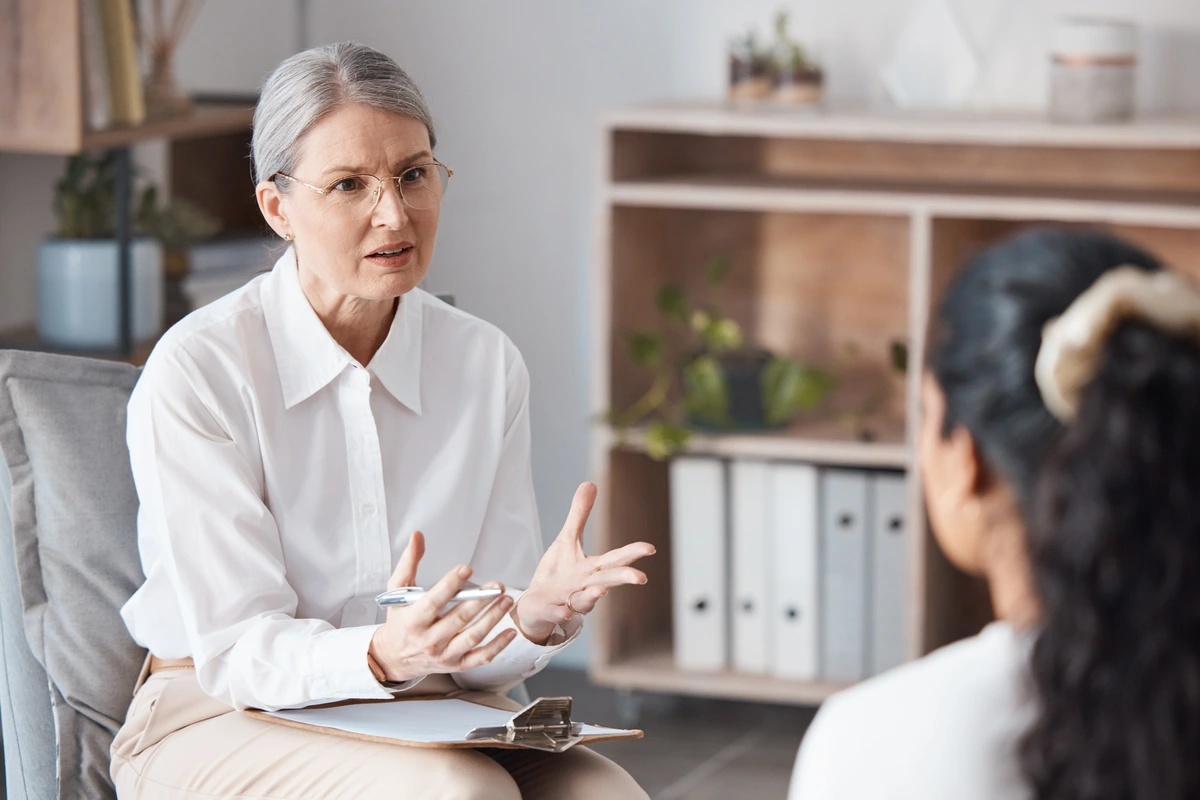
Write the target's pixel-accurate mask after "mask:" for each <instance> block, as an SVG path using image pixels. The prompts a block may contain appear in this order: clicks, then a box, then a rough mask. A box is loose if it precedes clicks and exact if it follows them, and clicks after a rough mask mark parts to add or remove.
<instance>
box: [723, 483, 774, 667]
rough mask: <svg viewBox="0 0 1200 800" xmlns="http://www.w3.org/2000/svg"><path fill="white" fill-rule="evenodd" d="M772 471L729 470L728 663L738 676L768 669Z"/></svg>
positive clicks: (769, 664)
mask: <svg viewBox="0 0 1200 800" xmlns="http://www.w3.org/2000/svg"><path fill="white" fill-rule="evenodd" d="M770 474H771V467H770V465H769V464H767V462H765V461H750V460H736V461H734V462H733V463H732V464H730V466H729V504H730V508H729V518H730V525H729V533H730V556H731V564H730V566H731V570H730V571H731V573H732V576H731V577H732V580H731V590H732V591H731V592H730V609H729V613H730V624H731V625H732V627H733V635H732V637H731V643H732V650H733V654H732V660H733V666H734V668H735V669H737V670H740V671H742V672H768V671H769V670H770V668H771V644H772V641H773V638H772V636H771V632H770V616H769V612H770V608H771V597H770V588H771V584H772V581H771V571H770V568H771V555H770V552H771V551H770V546H769V541H768V540H769V538H770V530H769V525H770V500H771V495H770V492H769V481H770Z"/></svg>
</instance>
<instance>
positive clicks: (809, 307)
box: [591, 105, 1200, 703]
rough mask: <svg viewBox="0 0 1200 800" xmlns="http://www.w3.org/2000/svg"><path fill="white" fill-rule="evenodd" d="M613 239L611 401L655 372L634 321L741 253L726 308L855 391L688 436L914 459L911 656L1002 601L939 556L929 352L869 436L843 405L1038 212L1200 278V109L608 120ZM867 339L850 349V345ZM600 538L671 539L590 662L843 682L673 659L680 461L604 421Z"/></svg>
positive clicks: (607, 376)
mask: <svg viewBox="0 0 1200 800" xmlns="http://www.w3.org/2000/svg"><path fill="white" fill-rule="evenodd" d="M605 148H606V158H605V163H604V167H603V169H604V179H603V190H602V201H601V211H602V213H601V225H600V230H601V232H602V246H601V252H600V257H599V259H598V263H597V266H596V270H595V282H594V289H595V292H594V294H595V298H596V304H595V308H594V331H593V344H594V348H593V355H594V363H595V365H596V374H595V376H594V377H595V381H594V383H595V387H596V392H595V394H594V402H595V405H596V408H597V410H599V409H604V408H612V407H624V406H625V405H627V404H628V403H629V402H630V401H631V400H632V399H634V398H635V397H637V396H638V395H640V394H641V393H642V392H643V391H645V389H646V388H647V386H648V381H649V377H648V376H647V375H646V373H645V372H644V371H639V370H637V369H635V368H634V367H633V366H632V365H631V362H630V360H629V358H628V356H627V354H626V352H625V345H624V335H625V333H626V332H627V331H630V330H634V329H639V328H647V327H654V326H655V325H656V324H657V313H658V312H657V310H656V308H655V291H656V289H657V287H658V286H659V285H661V284H662V283H665V282H673V283H678V284H680V285H683V286H685V287H687V288H691V289H696V290H700V288H701V287H702V284H703V281H704V277H703V267H704V264H705V262H706V260H707V259H709V258H710V257H712V256H713V255H715V254H718V253H723V254H727V255H728V256H729V257H730V259H731V262H732V267H731V270H730V277H729V282H728V285H725V286H723V287H722V289H721V295H720V297H719V302H720V306H721V308H722V309H723V310H724V311H725V312H726V313H728V314H730V315H731V316H733V317H734V318H735V319H736V320H737V321H738V322H739V323H741V325H742V326H743V328H744V330H745V331H746V332H747V334H748V336H749V337H750V338H753V339H755V340H757V341H758V342H760V343H762V344H764V345H766V346H768V347H770V348H773V349H775V350H777V351H779V352H782V353H786V354H789V355H793V356H796V357H798V358H801V359H804V360H806V361H810V362H814V363H816V364H824V365H830V364H833V363H835V362H837V363H838V374H839V376H840V377H841V379H842V386H841V387H840V388H839V390H838V391H837V393H835V394H834V395H833V396H832V397H831V399H830V403H829V406H828V408H827V409H826V410H825V412H824V413H822V414H820V415H817V416H807V417H802V418H801V419H800V420H799V421H797V422H796V424H795V425H794V426H792V427H791V428H790V429H788V430H786V431H783V432H781V433H765V434H754V435H728V436H722V435H704V436H698V437H696V439H695V440H694V441H693V442H692V444H691V445H689V450H690V451H691V452H698V453H709V454H715V455H719V456H723V457H728V458H738V457H747V458H750V457H753V458H768V459H779V460H794V461H804V462H809V463H814V464H819V465H841V466H858V467H870V468H877V467H878V468H899V469H904V470H907V471H908V473H909V481H908V485H909V487H910V488H909V493H910V496H909V509H910V518H911V519H913V520H914V521H915V524H913V525H911V526H910V530H911V531H912V534H911V538H910V541H909V543H908V548H909V551H908V552H909V555H910V563H911V573H910V576H909V578H910V580H909V585H910V586H911V587H913V589H912V591H911V594H910V597H909V603H910V608H909V615H908V616H909V619H911V621H912V623H911V626H910V629H909V630H908V631H907V642H908V654H909V656H910V657H911V658H916V657H918V656H920V655H922V654H924V653H927V652H929V651H930V650H933V649H935V648H937V647H939V646H941V645H943V644H946V643H948V642H951V641H954V640H955V639H958V638H961V637H963V636H967V635H970V634H972V633H974V632H976V631H978V629H979V628H980V627H981V625H982V624H984V623H985V622H986V621H987V620H988V619H989V618H990V613H991V612H990V609H989V606H988V603H987V598H986V596H985V594H984V593H983V591H982V587H981V585H980V584H979V583H978V582H977V581H974V580H972V579H968V578H966V577H965V576H963V575H961V574H960V573H958V572H957V571H956V570H955V569H954V568H952V567H951V566H950V565H949V564H948V563H947V562H946V560H945V559H944V557H943V556H942V555H941V554H940V552H939V551H938V549H937V547H936V545H935V544H934V542H933V539H932V537H931V535H930V533H929V531H928V527H927V525H926V523H925V520H924V516H923V502H922V499H921V487H920V485H919V477H918V476H917V475H916V473H915V471H914V470H913V467H914V448H913V443H914V440H915V433H916V431H917V426H918V422H919V420H918V413H919V408H918V403H917V397H918V390H919V378H920V370H919V369H910V370H909V374H908V376H907V379H906V381H905V382H903V383H902V384H901V385H899V386H898V387H897V389H896V391H894V392H892V394H891V396H890V397H889V399H888V401H887V402H886V403H885V405H884V407H883V408H882V409H881V411H880V412H879V414H878V415H877V417H876V418H875V420H874V422H873V428H874V431H875V437H874V440H873V441H869V442H864V441H858V440H857V439H856V438H855V436H854V434H853V432H852V431H851V429H850V428H849V427H847V426H846V425H844V424H843V423H842V422H840V421H839V420H840V418H841V417H842V416H843V415H844V413H845V412H846V411H847V410H848V409H851V408H854V407H855V405H856V403H859V402H860V401H861V398H862V393H863V392H865V391H869V390H870V387H872V386H879V385H881V384H882V383H884V382H886V381H887V379H888V378H887V371H888V364H887V352H888V349H887V346H888V343H889V342H890V341H892V340H895V339H904V340H906V341H907V342H908V343H909V346H910V351H911V353H912V358H911V363H912V364H914V365H919V364H920V363H922V356H923V354H924V352H925V348H926V339H927V328H928V326H929V318H930V313H931V309H933V308H935V307H936V305H937V303H938V302H939V300H940V298H941V295H942V293H943V291H944V290H945V287H946V286H947V284H948V283H949V281H950V280H951V278H952V277H953V276H954V274H955V271H956V270H957V269H959V268H960V267H961V266H962V265H963V263H964V262H965V261H966V260H967V259H968V258H969V257H970V256H971V255H972V254H974V253H976V252H977V251H979V250H980V249H981V248H982V247H984V246H986V245H988V244H990V243H992V242H994V241H996V240H997V239H999V238H1001V237H1003V236H1006V235H1008V234H1009V233H1012V232H1013V231H1016V230H1018V229H1020V228H1022V227H1024V226H1027V225H1031V224H1043V223H1049V224H1057V225H1066V226H1098V227H1102V228H1107V229H1110V230H1112V231H1113V232H1115V233H1117V234H1119V235H1122V236H1126V237H1128V238H1129V239H1131V240H1133V241H1134V242H1136V243H1138V244H1141V245H1143V246H1145V247H1147V248H1149V249H1151V250H1153V251H1155V252H1157V253H1159V254H1160V255H1162V256H1163V257H1164V258H1166V259H1167V260H1168V261H1169V262H1170V263H1172V264H1173V265H1174V266H1175V267H1176V268H1179V269H1183V270H1189V271H1191V272H1193V273H1195V274H1197V276H1200V120H1185V119H1177V120H1164V121H1157V122H1141V123H1136V124H1131V125H1123V126H1112V127H1070V126H1055V125H1051V124H1049V123H1045V122H1042V121H1039V120H1035V119H1021V118H1017V117H1012V118H986V119H985V118H959V119H949V118H931V117H904V116H892V117H881V116H872V115H853V114H838V113H829V114H820V115H811V116H790V115H783V114H771V113H763V114H755V113H744V112H735V111H731V110H727V109H725V108H723V107H720V106H717V105H711V106H701V105H692V106H677V107H670V108H652V109H644V110H636V111H630V112H625V113H619V114H615V115H612V116H611V117H609V118H608V120H607V121H606V124H605ZM846 352H852V353H855V354H857V355H854V356H852V357H850V358H849V359H847V358H846V356H845V353H846ZM593 456H594V459H595V464H594V474H596V475H597V476H599V478H600V481H601V495H600V497H601V499H600V501H599V505H598V509H597V515H596V516H597V538H598V541H597V543H596V549H598V550H603V549H608V548H613V547H619V546H621V545H622V544H626V543H628V542H632V541H637V540H647V541H650V542H653V543H654V544H655V545H656V547H657V549H658V555H656V556H654V557H653V558H651V559H648V560H647V562H648V563H647V566H646V569H647V572H648V574H649V578H650V584H649V585H648V586H647V587H644V588H642V589H639V590H637V591H618V592H615V593H614V594H613V595H612V596H610V597H609V598H608V599H607V600H606V602H605V603H604V604H601V608H600V609H599V610H598V611H597V614H596V615H595V619H594V625H595V629H596V635H595V646H594V649H593V658H592V665H591V674H592V676H593V678H594V679H595V680H596V681H597V682H598V683H601V684H605V685H610V686H615V687H619V688H623V689H631V690H647V691H664V692H684V693H693V694H702V695H711V696H719V697H731V698H741V699H752V700H766V701H773V702H785V703H813V702H819V701H821V700H822V699H823V698H825V697H826V696H827V695H828V694H829V693H830V692H831V691H833V690H835V689H837V688H838V687H837V686H835V685H830V684H827V683H796V682H791V681H784V680H779V679H776V678H772V677H770V676H763V675H748V674H738V673H736V672H731V671H727V672H722V673H694V672H686V671H681V670H679V669H677V668H676V667H675V666H674V663H673V659H672V644H673V639H672V629H671V586H670V574H671V557H672V556H671V535H670V530H669V495H668V480H667V465H666V464H664V463H660V462H656V461H654V460H652V459H650V458H649V457H648V456H647V455H646V454H645V451H644V447H643V446H642V445H641V444H640V443H639V439H638V437H637V436H636V435H635V436H633V437H631V438H627V439H625V440H624V441H623V442H621V441H619V440H618V439H617V437H616V436H615V435H614V434H613V432H612V431H610V430H606V429H599V430H598V432H597V434H596V436H595V439H594V446H593Z"/></svg>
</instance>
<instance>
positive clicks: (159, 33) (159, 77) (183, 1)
mask: <svg viewBox="0 0 1200 800" xmlns="http://www.w3.org/2000/svg"><path fill="white" fill-rule="evenodd" d="M168 5H172V4H171V3H169V2H168V0H150V13H149V14H147V15H145V17H144V24H143V26H142V27H143V30H142V41H143V42H144V43H145V45H146V48H147V51H148V53H149V58H150V72H149V74H148V75H147V77H146V114H147V116H148V117H150V118H151V119H156V118H162V117H173V116H178V115H180V114H186V113H187V112H188V111H190V110H191V107H192V104H191V101H190V100H189V99H188V98H187V97H186V96H184V95H182V94H180V93H179V89H178V87H177V86H176V84H175V68H174V61H175V53H176V52H177V51H178V50H179V44H180V42H182V41H183V37H184V36H185V35H186V34H187V32H188V29H189V28H190V27H191V25H192V23H193V22H195V19H196V12H197V11H198V10H199V8H200V1H199V0H175V2H174V4H173V6H174V7H173V8H172V9H171V10H170V14H169V16H170V18H169V19H168V13H167V8H166V7H167V6H168Z"/></svg>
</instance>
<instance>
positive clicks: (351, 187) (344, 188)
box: [329, 175, 363, 192]
mask: <svg viewBox="0 0 1200 800" xmlns="http://www.w3.org/2000/svg"><path fill="white" fill-rule="evenodd" d="M329 188H330V189H332V190H333V191H335V192H356V191H358V190H359V189H362V188H363V181H362V178H358V177H355V176H353V175H351V176H350V177H349V178H342V179H341V180H340V181H338V182H337V183H335V184H333V185H332V186H330V187H329Z"/></svg>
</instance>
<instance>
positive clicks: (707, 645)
mask: <svg viewBox="0 0 1200 800" xmlns="http://www.w3.org/2000/svg"><path fill="white" fill-rule="evenodd" d="M670 479H671V584H672V600H673V603H672V605H673V608H672V612H673V619H674V625H675V664H676V666H678V667H679V668H680V669H691V670H721V669H725V668H726V667H727V666H728V663H729V660H728V648H727V640H728V635H729V622H728V602H727V598H728V594H727V591H726V586H727V581H726V563H727V559H726V536H725V530H726V521H727V515H726V488H725V463H724V462H723V461H720V460H718V459H715V458H699V457H692V456H684V457H680V458H676V459H674V460H673V461H672V462H671V466H670Z"/></svg>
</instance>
